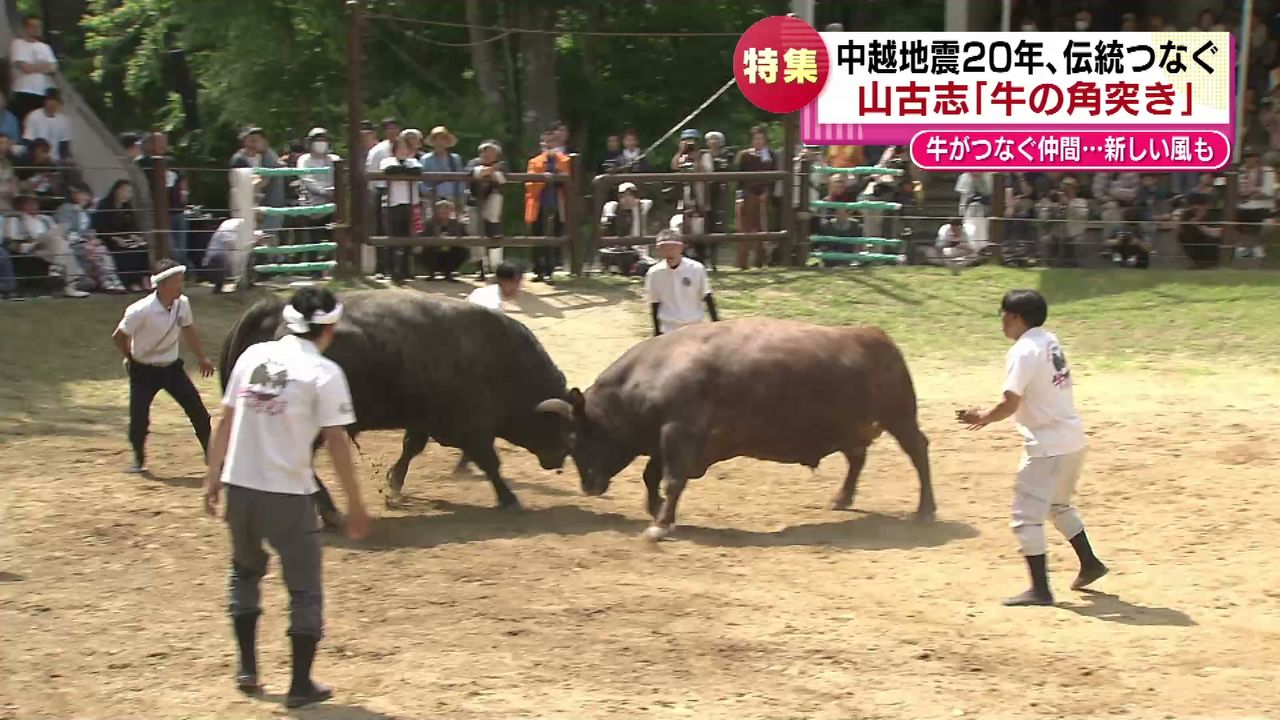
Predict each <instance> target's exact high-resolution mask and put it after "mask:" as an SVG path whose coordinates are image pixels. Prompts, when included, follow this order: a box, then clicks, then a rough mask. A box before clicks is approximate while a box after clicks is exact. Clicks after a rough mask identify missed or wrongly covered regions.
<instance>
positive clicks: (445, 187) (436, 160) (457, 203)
mask: <svg viewBox="0 0 1280 720" xmlns="http://www.w3.org/2000/svg"><path fill="white" fill-rule="evenodd" d="M427 144H428V145H430V146H431V152H430V153H429V154H428V155H427V156H426V158H425V159H423V161H422V171H423V172H429V173H432V172H457V173H460V172H463V171H464V170H465V169H466V165H465V164H464V163H463V162H462V157H461V156H460V155H458V153H455V152H452V148H453V146H455V145H457V144H458V136H457V135H454V134H453V133H452V132H450V131H449V128H447V127H445V126H444V125H437V126H435V127H433V128H431V132H429V133H427ZM433 188H434V190H435V197H434V198H431V200H432V201H433V202H434V201H436V200H452V201H453V205H454V207H463V206H464V205H466V201H467V183H465V182H462V181H459V180H447V181H444V182H430V181H428V182H424V183H422V191H423V192H424V193H430V192H431V191H432V189H433Z"/></svg>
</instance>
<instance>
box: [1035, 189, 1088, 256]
mask: <svg viewBox="0 0 1280 720" xmlns="http://www.w3.org/2000/svg"><path fill="white" fill-rule="evenodd" d="M1079 191H1080V183H1079V181H1077V180H1076V179H1075V178H1074V177H1071V176H1068V177H1065V178H1063V179H1062V182H1061V184H1060V185H1059V191H1058V192H1057V193H1052V194H1051V195H1050V197H1049V199H1048V202H1047V204H1041V206H1040V208H1039V210H1040V212H1039V217H1040V219H1041V220H1044V221H1047V223H1048V233H1047V235H1048V248H1047V250H1046V253H1045V254H1046V255H1047V261H1048V264H1049V267H1072V266H1074V265H1075V247H1076V245H1077V244H1079V243H1081V242H1083V241H1084V234H1085V232H1086V231H1087V230H1088V228H1089V201H1088V200H1085V199H1084V198H1082V197H1080V194H1079Z"/></svg>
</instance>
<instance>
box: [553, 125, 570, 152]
mask: <svg viewBox="0 0 1280 720" xmlns="http://www.w3.org/2000/svg"><path fill="white" fill-rule="evenodd" d="M551 135H552V137H551V149H552V150H553V151H555V152H558V153H560V154H561V155H568V154H569V152H570V150H569V126H568V125H566V124H565V122H564V121H563V120H556V121H555V122H553V123H551Z"/></svg>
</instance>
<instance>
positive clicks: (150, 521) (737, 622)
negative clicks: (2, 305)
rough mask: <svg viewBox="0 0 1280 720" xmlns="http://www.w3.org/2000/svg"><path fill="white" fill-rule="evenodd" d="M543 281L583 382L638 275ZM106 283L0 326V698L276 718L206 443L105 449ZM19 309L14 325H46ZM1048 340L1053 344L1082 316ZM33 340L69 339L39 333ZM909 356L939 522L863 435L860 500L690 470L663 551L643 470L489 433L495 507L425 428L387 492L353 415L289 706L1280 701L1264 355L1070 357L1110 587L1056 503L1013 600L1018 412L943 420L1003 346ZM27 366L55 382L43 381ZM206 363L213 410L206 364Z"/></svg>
mask: <svg viewBox="0 0 1280 720" xmlns="http://www.w3.org/2000/svg"><path fill="white" fill-rule="evenodd" d="M456 292H457V291H456V290H455V293H456ZM537 292H539V294H537V295H535V296H532V297H530V298H528V300H527V302H526V304H525V310H526V313H525V314H521V315H517V317H520V318H521V319H522V320H524V321H526V322H528V323H529V324H530V326H531V327H533V328H534V330H535V331H536V332H537V333H538V335H539V337H540V338H541V339H542V341H543V343H544V344H545V345H546V346H547V348H548V350H549V351H550V352H551V354H552V356H553V358H555V360H556V361H557V362H558V363H559V364H560V365H561V367H562V368H563V369H564V370H565V372H566V373H567V374H568V376H569V379H570V381H571V382H572V383H575V384H583V385H585V384H588V383H590V381H591V379H592V378H593V377H594V376H595V374H596V373H598V372H599V371H600V370H602V369H603V368H604V367H605V366H606V365H607V364H608V363H609V362H611V361H612V360H613V359H614V358H615V357H617V356H618V355H619V354H620V353H621V352H622V351H623V350H625V349H626V348H627V347H629V346H630V345H631V344H632V343H634V342H636V341H637V340H639V339H640V338H641V337H642V333H643V321H644V314H643V311H642V309H641V308H639V307H637V306H636V305H635V304H634V302H633V301H632V300H630V299H627V298H626V297H625V296H624V295H625V294H624V293H621V292H618V291H614V290H609V289H607V288H600V287H594V288H591V289H586V290H583V289H573V288H570V289H557V290H555V291H547V290H539V291H537ZM1051 301H1052V298H1051ZM112 302H114V301H107V302H101V303H97V302H96V301H94V304H95V305H96V307H89V306H85V305H81V306H77V307H76V309H75V313H76V314H75V316H74V317H73V318H64V320H63V321H60V322H59V323H56V324H44V325H39V326H37V327H36V329H32V330H30V332H29V335H28V336H22V335H21V334H19V335H17V336H15V335H10V337H19V338H20V339H21V340H22V345H21V348H23V349H19V348H18V346H10V348H9V349H7V350H5V351H4V353H3V357H4V360H5V363H4V364H5V365H7V367H0V381H2V382H3V385H4V389H3V391H2V392H3V396H2V397H0V399H3V401H4V408H5V411H6V415H5V417H6V420H5V427H4V429H3V430H0V434H2V439H0V528H2V530H0V628H4V630H3V641H2V642H0V718H6V719H7V718H23V719H25V718H59V719H65V718H118V717H136V718H272V717H281V716H284V715H285V711H284V709H283V707H282V704H281V703H280V702H279V700H280V693H282V692H283V691H284V690H285V689H286V686H287V668H288V647H287V642H286V639H285V636H284V628H285V624H286V620H287V612H286V610H287V597H286V594H285V592H284V590H283V587H282V585H281V583H280V578H279V576H278V572H277V566H275V565H274V563H273V570H272V573H271V575H270V576H269V577H268V579H267V581H266V583H264V588H265V590H264V605H265V607H266V614H265V616H264V621H263V625H262V628H261V632H260V635H261V639H260V655H261V669H262V675H263V680H264V682H265V683H266V685H267V692H268V695H267V697H266V698H265V699H260V700H259V699H247V698H244V697H242V696H240V695H239V694H238V693H237V692H236V691H235V689H234V688H233V686H232V673H233V662H234V657H233V655H234V652H233V651H234V643H233V639H232V636H231V630H230V626H229V622H228V619H227V618H226V615H225V610H224V607H225V601H226V599H225V593H226V587H225V586H226V572H227V569H228V559H227V547H226V538H225V534H224V531H223V528H222V526H221V525H220V524H219V523H218V522H216V521H213V520H209V519H207V518H204V517H203V516H202V515H201V514H200V496H199V492H198V489H197V488H198V485H199V482H200V479H201V475H202V470H203V468H202V465H201V462H200V456H199V450H198V446H197V445H196V443H195V441H194V440H193V439H192V438H191V436H190V431H189V429H188V428H187V427H186V426H185V423H184V421H183V418H182V416H181V413H180V411H178V409H177V407H176V405H174V404H173V403H172V402H170V401H167V400H159V401H157V404H156V410H155V413H154V417H153V430H154V434H153V436H152V438H151V440H150V447H151V454H150V457H151V459H150V466H151V469H152V471H153V473H154V476H153V477H150V478H142V477H137V476H130V475H126V474H125V473H124V472H123V470H124V468H125V467H126V466H127V465H128V451H127V442H126V440H125V437H124V423H125V412H124V408H125V398H126V393H127V388H126V384H125V382H124V379H123V377H122V375H121V374H120V372H119V370H118V368H119V363H118V361H117V360H115V359H113V358H112V356H111V354H110V349H109V347H108V346H107V344H106V343H107V340H106V336H107V334H108V333H109V332H110V328H111V324H112V323H113V322H114V320H115V318H116V317H117V314H118V312H119V310H120V308H119V307H116V306H115V305H114V304H111V303H112ZM216 303H218V304H215V301H213V300H211V299H205V298H204V297H203V296H201V297H197V298H196V305H195V309H196V314H197V320H198V321H199V322H201V323H202V325H203V327H202V332H203V334H204V336H205V338H206V343H208V344H209V345H210V346H214V345H216V342H217V341H218V340H220V338H221V332H222V330H223V328H225V326H226V324H227V323H229V322H230V320H231V318H232V317H234V315H235V314H236V313H237V312H238V311H239V310H240V309H241V308H242V307H243V306H242V305H240V304H238V303H239V301H237V300H235V299H224V300H218V301H216ZM36 305H39V303H32V304H29V306H30V307H24V308H23V309H22V313H24V314H23V315H21V316H19V315H10V316H9V319H0V323H6V322H17V321H18V320H19V319H23V318H26V319H28V320H29V319H30V318H34V317H36V316H37V314H38V311H40V310H41V308H38V307H35V306H36ZM66 307H68V306H67V305H66V304H65V303H50V304H48V305H46V306H45V307H44V308H43V312H45V313H56V312H58V311H60V310H62V309H63V308H66ZM6 310H7V309H6ZM943 321H945V318H943V319H940V320H939V323H940V324H941V323H942V322H943ZM1051 324H1052V323H1051ZM998 331H999V327H998V324H995V325H993V327H992V333H993V334H998ZM1059 331H1060V334H1061V335H1062V337H1063V340H1064V341H1065V342H1066V343H1067V344H1068V348H1070V347H1071V337H1072V333H1071V331H1070V329H1069V328H1059ZM37 336H39V337H40V338H45V339H46V340H47V341H49V342H53V341H60V342H61V343H62V344H61V345H59V346H58V347H59V349H58V350H57V351H56V357H51V356H49V355H48V353H49V352H51V351H49V350H48V349H47V345H44V346H42V345H41V344H40V343H37V342H35V340H36V339H37ZM41 347H45V348H46V349H45V350H41ZM907 355H908V360H909V362H910V364H911V369H912V371H913V374H914V376H915V379H916V384H917V387H918V390H919V393H920V396H921V406H922V425H923V427H924V429H925V431H926V432H927V433H928V434H929V436H930V438H931V440H932V443H933V444H932V448H931V456H932V461H933V466H934V476H935V483H936V490H937V495H938V503H939V513H938V518H939V519H938V521H937V522H934V523H932V524H919V523H916V522H913V521H911V520H909V519H908V516H909V513H910V511H911V510H912V509H914V504H915V501H916V496H917V483H916V480H915V476H914V473H913V471H912V470H911V468H910V465H909V463H908V461H907V459H906V457H905V456H904V455H903V454H902V453H901V451H900V450H899V449H898V448H897V447H896V445H895V444H894V443H893V442H892V441H891V440H887V439H881V440H880V441H879V442H878V443H877V444H876V445H874V446H873V447H872V450H871V453H870V458H869V460H868V464H867V469H866V471H865V473H864V475H863V479H862V482H861V484H860V488H859V495H858V497H857V498H856V500H855V510H853V511H850V512H833V511H828V510H825V509H823V506H824V505H825V503H826V502H827V500H828V499H829V498H830V496H831V494H832V493H833V491H834V490H835V489H836V487H837V486H838V485H839V483H840V481H841V479H842V477H843V474H844V466H843V461H842V460H841V459H840V458H839V456H833V457H832V458H830V459H828V461H827V462H826V463H824V464H823V466H822V467H821V468H820V469H819V471H818V472H817V473H816V475H815V474H810V473H809V472H808V471H806V470H803V469H800V468H793V467H785V466H777V465H770V464H766V463H758V462H754V461H734V462H729V463H724V464H722V465H719V466H716V467H714V468H713V469H712V471H711V472H710V473H709V475H708V476H707V477H706V478H703V479H701V480H696V481H693V482H692V483H691V484H690V487H689V489H688V490H687V492H686V493H685V497H684V501H683V503H682V505H681V522H682V525H680V526H679V527H677V529H676V531H675V533H674V534H673V537H672V539H671V540H670V541H668V542H664V543H661V544H660V545H658V546H657V547H653V546H651V545H649V544H647V543H645V542H644V541H642V540H640V539H639V535H640V532H641V531H642V530H643V528H644V527H645V525H646V523H647V518H646V516H645V513H644V510H643V505H644V502H643V498H644V492H643V484H642V482H641V480H640V469H641V467H642V464H641V463H640V462H637V463H636V464H635V465H633V466H632V467H631V468H630V469H629V470H627V471H626V472H625V473H624V474H623V475H622V476H620V477H619V478H618V479H616V480H615V481H614V483H613V486H612V488H611V490H610V491H609V494H608V495H607V496H605V497H603V498H587V497H584V496H582V495H581V493H580V492H579V490H578V487H577V477H576V473H575V472H574V471H573V469H572V467H571V466H570V467H569V468H568V469H567V470H566V472H565V473H564V474H563V475H556V474H554V473H549V472H545V471H542V470H541V469H539V468H538V466H537V463H536V461H535V460H534V458H533V457H532V456H530V455H528V454H526V453H523V452H518V451H514V450H511V449H509V448H504V449H503V452H502V460H503V467H504V472H505V474H506V475H507V476H508V477H509V478H510V479H511V480H512V481H513V482H512V487H513V489H514V490H515V491H516V493H517V494H518V495H519V497H520V499H521V500H522V502H523V503H524V504H525V507H526V510H525V511H523V512H519V513H507V512H502V511H498V510H495V509H493V508H492V504H493V496H492V491H491V489H490V487H489V484H488V483H487V482H486V481H485V480H484V479H483V478H481V477H478V476H477V477H453V476H451V474H450V472H451V469H452V467H453V465H454V463H455V462H456V460H457V452H456V451H454V450H451V449H446V448H440V447H438V446H430V447H429V449H428V451H427V452H426V453H425V454H424V455H423V456H422V457H420V458H419V459H418V460H417V461H416V462H415V463H414V465H413V467H412V468H411V470H410V474H409V478H408V481H407V482H406V485H405V491H406V501H405V503H404V505H403V506H401V507H397V508H395V509H384V508H383V502H382V500H381V498H380V497H379V494H380V492H381V490H382V475H383V473H384V472H385V471H386V469H387V468H388V467H389V465H390V464H391V462H393V460H394V458H395V457H396V454H397V452H398V451H399V447H400V444H399V438H398V436H395V435H390V434H372V435H369V436H367V437H364V438H362V440H361V445H362V448H363V450H362V453H361V455H360V457H359V468H360V470H361V471H362V474H363V477H362V479H363V481H364V484H365V494H366V499H367V500H368V502H369V503H370V507H371V508H372V509H374V510H375V511H376V514H377V517H376V518H375V523H374V526H373V531H372V533H371V536H370V537H369V539H367V540H365V541H362V542H359V543H350V542H347V541H344V540H341V539H339V538H337V537H335V536H326V540H325V542H326V549H325V553H326V554H325V572H326V574H327V578H326V584H327V590H328V596H327V598H326V602H327V607H326V614H327V621H328V625H327V637H326V638H325V640H324V642H323V643H322V645H321V652H320V656H319V657H318V659H317V661H316V676H317V678H319V679H321V680H324V681H327V682H330V683H333V684H334V685H335V686H336V688H337V690H336V693H335V698H334V700H333V701H332V702H330V703H326V704H324V705H321V706H317V707H315V708H314V709H306V710H303V711H301V712H298V713H297V716H298V717H314V718H332V719H337V718H350V719H352V720H374V719H381V718H425V717H448V718H627V719H628V720H630V719H632V718H636V717H643V718H678V717H688V718H700V719H713V718H714V719H719V718H725V719H728V718H797V719H798V718H806V719H807V718H824V719H827V718H829V719H832V720H834V719H836V718H933V717H947V718H954V717H962V716H963V717H974V718H1022V717H1037V718H1038V717H1063V718H1095V717H1109V716H1123V717H1136V718H1148V717H1150V718H1169V717H1176V718H1193V717H1216V718H1223V717H1233V718H1234V717H1264V716H1267V715H1269V714H1271V713H1273V712H1275V708H1280V686H1278V685H1277V683H1276V682H1275V672H1276V670H1275V669H1276V667H1278V666H1280V590H1277V588H1280V584H1278V583H1277V582H1276V581H1277V570H1276V569H1275V565H1274V562H1273V560H1274V554H1275V547H1276V543H1275V537H1276V532H1277V530H1280V485H1277V483H1276V482H1275V467H1276V464H1277V460H1278V459H1280V451H1277V450H1276V448H1275V446H1274V442H1273V440H1274V438H1275V437H1276V436H1277V433H1280V412H1278V411H1280V380H1278V379H1277V376H1276V375H1274V374H1270V373H1267V372H1254V371H1252V370H1248V369H1245V368H1234V369H1233V373H1231V374H1229V375H1225V376H1224V375H1218V374H1210V373H1180V372H1179V373H1175V372H1173V371H1168V372H1167V373H1166V372H1163V371H1161V370H1158V369H1156V370H1152V369H1146V370H1102V369H1100V368H1098V367H1092V368H1089V367H1083V362H1084V360H1085V358H1084V357H1083V355H1082V354H1079V355H1078V356H1077V357H1075V358H1073V359H1074V360H1075V361H1076V362H1077V363H1078V364H1079V366H1081V367H1082V369H1080V370H1078V372H1077V374H1078V375H1079V378H1078V380H1077V383H1078V384H1077V398H1078V400H1079V402H1080V404H1081V409H1082V412H1083V413H1084V416H1085V420H1086V424H1087V426H1088V428H1089V431H1090V438H1091V452H1090V456H1089V460H1088V463H1087V469H1086V472H1085V476H1084V478H1083V480H1082V483H1081V494H1080V498H1079V505H1080V508H1081V510H1082V512H1083V514H1084V518H1085V521H1086V523H1087V524H1088V526H1089V530H1090V536H1091V538H1092V539H1093V541H1094V545H1095V547H1096V548H1097V550H1098V552H1099V554H1100V555H1101V557H1102V558H1103V559H1104V560H1105V561H1106V562H1107V563H1108V564H1109V565H1110V566H1111V568H1112V574H1111V575H1110V576H1108V577H1107V578H1105V579H1104V580H1102V581H1101V582H1099V583H1098V586H1097V591H1096V592H1088V593H1075V592H1072V591H1070V590H1069V589H1068V588H1067V585H1068V583H1069V582H1070V579H1071V577H1073V575H1074V571H1075V565H1074V556H1073V555H1072V553H1071V552H1070V548H1069V547H1068V546H1067V545H1066V543H1065V541H1063V540H1062V539H1061V538H1058V537H1056V536H1055V535H1054V534H1053V531H1052V529H1051V528H1050V529H1049V533H1050V548H1051V549H1050V573H1051V575H1050V577H1051V582H1052V584H1053V589H1054V591H1055V592H1056V594H1057V599H1058V606H1057V607H1054V608H1020V609H1006V608H1003V607H1001V606H1000V605H999V600H1000V598H1001V597H1003V596H1005V595H1007V594H1011V593H1013V592H1016V591H1019V590H1021V589H1023V587H1024V586H1025V582H1026V578H1025V576H1024V574H1023V573H1024V570H1023V565H1022V562H1021V561H1020V559H1019V557H1018V556H1017V552H1016V548H1015V544H1014V540H1013V538H1012V537H1011V535H1010V533H1009V531H1008V527H1007V526H1008V521H1007V506H1008V503H1009V500H1010V488H1011V484H1012V472H1013V470H1014V467H1015V464H1016V461H1017V438H1016V437H1015V433H1014V432H1013V430H1012V427H1011V426H1008V425H1005V426H1002V427H992V428H988V429H987V430H985V431H983V432H981V433H969V432H966V431H964V430H963V429H962V428H959V427H958V426H956V425H954V420H953V410H954V408H955V407H956V406H958V405H960V404H970V403H987V402H989V401H990V400H992V399H993V398H994V397H995V395H996V394H997V393H998V389H999V381H1000V370H1001V362H1000V360H1001V358H1000V356H999V355H996V356H995V357H993V358H992V362H990V363H989V364H987V365H983V364H976V365H975V364H963V365H959V366H957V365H956V364H955V363H950V362H948V361H947V360H946V359H945V358H942V357H936V356H929V355H925V356H921V355H920V354H918V353H917V354H913V353H912V352H911V350H910V349H908V352H907ZM42 363H43V364H46V365H48V366H50V367H51V368H52V369H53V371H54V372H56V373H60V374H61V376H60V377H57V378H53V379H50V380H49V381H48V382H46V383H43V384H40V383H36V384H33V383H32V381H31V380H30V378H32V377H33V375H31V374H30V373H32V372H34V370H32V368H33V367H37V366H39V365H40V364H42ZM1224 378H1225V379H1224ZM1231 378H1234V380H1232V379H1231ZM1246 381H1247V382H1246ZM199 386H200V388H201V390H202V392H203V393H204V396H205V401H206V403H207V405H208V406H209V407H211V408H212V407H214V405H215V403H216V398H217V392H216V385H215V383H213V382H212V381H203V380H202V381H199ZM322 474H325V475H326V476H328V477H332V473H331V472H328V471H327V468H322Z"/></svg>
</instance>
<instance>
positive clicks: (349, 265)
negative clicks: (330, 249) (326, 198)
mask: <svg viewBox="0 0 1280 720" xmlns="http://www.w3.org/2000/svg"><path fill="white" fill-rule="evenodd" d="M333 202H334V204H336V205H337V206H338V207H337V208H336V209H335V210H334V212H333V223H334V225H333V241H334V242H336V243H338V252H336V253H334V259H335V260H337V261H338V267H337V268H335V272H334V275H335V276H336V277H352V276H354V275H357V274H359V270H360V263H359V261H358V260H357V258H356V257H355V254H354V253H352V249H351V198H350V196H349V195H348V188H347V161H346V160H341V159H339V160H337V161H335V162H334V163H333Z"/></svg>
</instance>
